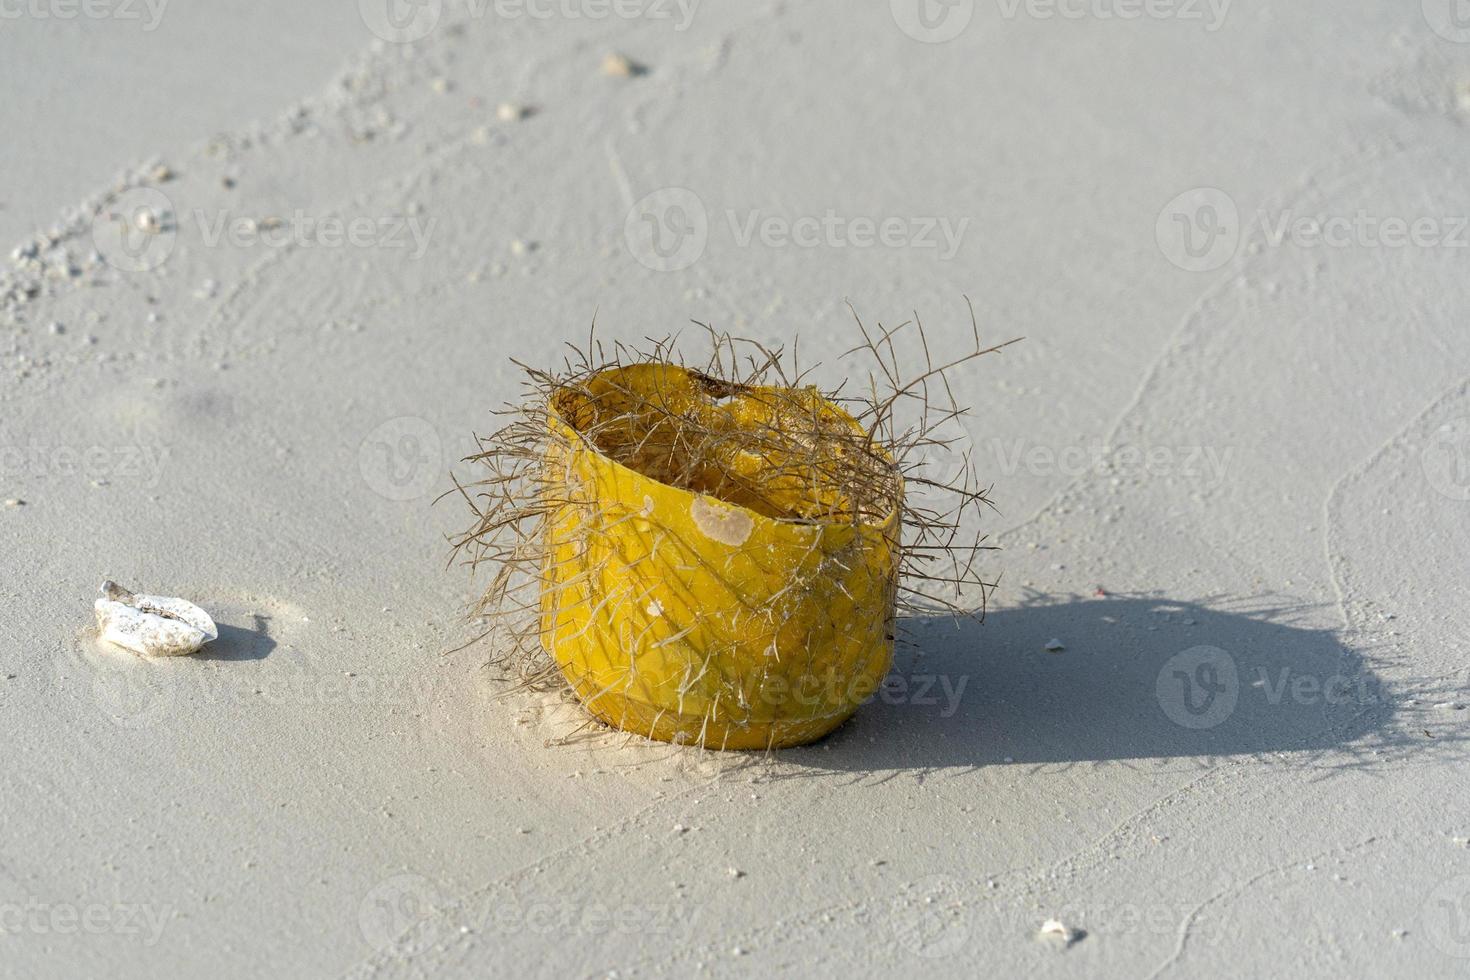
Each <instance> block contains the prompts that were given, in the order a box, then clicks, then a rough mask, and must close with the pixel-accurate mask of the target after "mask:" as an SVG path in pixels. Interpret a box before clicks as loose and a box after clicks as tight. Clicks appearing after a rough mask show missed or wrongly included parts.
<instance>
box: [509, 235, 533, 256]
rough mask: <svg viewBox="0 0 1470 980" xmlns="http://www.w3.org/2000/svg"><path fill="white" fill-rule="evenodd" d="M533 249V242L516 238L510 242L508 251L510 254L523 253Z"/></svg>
mask: <svg viewBox="0 0 1470 980" xmlns="http://www.w3.org/2000/svg"><path fill="white" fill-rule="evenodd" d="M535 250H536V243H535V242H528V241H525V240H523V239H520V238H517V239H516V240H515V241H513V242H511V243H510V251H511V254H512V255H525V254H527V253H529V252H534V251H535Z"/></svg>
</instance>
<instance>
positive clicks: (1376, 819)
mask: <svg viewBox="0 0 1470 980" xmlns="http://www.w3.org/2000/svg"><path fill="white" fill-rule="evenodd" d="M303 6H306V5H300V4H288V3H284V2H273V3H262V4H256V5H254V9H252V11H250V12H248V13H246V12H242V11H230V10H214V9H212V8H209V9H206V8H204V7H198V6H189V5H184V4H178V5H177V7H174V6H172V5H167V6H165V7H164V8H162V9H157V8H150V7H149V6H148V5H147V4H145V3H143V2H142V0H137V2H136V3H132V4H130V5H123V4H122V3H121V0H119V3H116V4H112V5H111V6H108V5H106V4H103V5H101V6H93V7H90V8H88V9H89V10H91V11H92V13H91V14H90V15H86V14H84V15H82V16H79V17H77V18H75V19H72V20H63V19H62V18H59V17H56V16H54V15H55V14H56V13H57V11H58V10H69V9H71V5H69V4H67V3H65V2H64V0H34V2H32V0H27V2H26V3H14V4H11V5H9V6H5V5H4V4H0V13H3V16H0V63H3V64H4V65H5V68H4V69H3V70H4V72H5V74H6V79H7V85H8V86H9V87H11V88H12V90H13V91H14V92H17V93H20V94H21V95H22V96H23V98H14V99H10V100H7V103H8V104H6V105H5V106H4V107H3V109H0V117H3V119H4V122H5V130H6V137H5V138H4V139H3V140H0V170H3V173H4V177H5V179H4V181H3V190H0V201H3V207H0V229H3V230H4V232H5V238H4V252H3V254H0V501H4V503H3V504H0V555H3V556H4V557H3V560H0V738H3V742H4V745H5V754H4V760H3V763H0V975H4V976H15V977H69V976H102V975H106V976H114V977H145V976H148V977H152V976H210V977H215V978H224V977H255V976H269V975H274V976H290V977H295V976H350V977H359V976H360V977H388V978H397V977H419V976H424V977H427V976H435V977H441V976H486V975H547V976H601V975H608V974H616V975H619V976H686V975H691V974H694V975H706V974H707V975H715V976H735V975H745V974H755V975H765V974H773V973H778V972H779V973H789V974H792V975H802V976H842V975H868V974H913V973H918V972H923V973H924V974H925V975H926V976H930V975H932V976H955V977H962V976H963V977H969V976H990V975H994V976H1014V975H1020V974H1035V975H1042V976H1059V977H1099V976H1109V977H1112V976H1117V977H1155V976H1158V977H1171V976H1177V977H1185V976H1217V975H1218V976H1225V975H1230V976H1238V975H1239V976H1334V977H1339V976H1419V977H1453V976H1464V975H1465V974H1466V972H1467V971H1470V779H1467V772H1470V770H1467V765H1466V761H1467V760H1466V754H1467V753H1466V747H1467V746H1466V742H1467V736H1470V710H1467V704H1470V691H1467V689H1466V687H1467V679H1470V578H1467V574H1466V572H1467V562H1466V556H1467V554H1470V274H1467V273H1470V227H1467V226H1470V218H1467V216H1470V181H1467V180H1466V167H1465V163H1466V161H1467V160H1470V15H1467V11H1465V10H1464V8H1463V4H1461V5H1460V7H1459V8H1458V9H1457V8H1456V5H1455V3H1453V2H1451V0H1445V2H1443V3H1440V2H1437V0H1424V2H1423V3H1422V4H1421V3H1419V2H1417V0H1416V2H1408V3H1402V2H1399V3H1393V2H1388V0H1374V2H1365V3H1358V4H1355V5H1352V8H1351V10H1350V11H1349V10H1347V9H1345V8H1344V7H1343V6H1342V5H1341V4H1339V3H1330V2H1328V0H1236V2H1234V3H1226V2H1224V0H1216V2H1214V3H1211V2H1206V0H1199V2H1195V0H1175V2H1170V0H1156V2H1152V3H1147V4H1145V3H1131V2H1129V0H1085V2H1084V0H1059V2H1058V3H1055V4H1052V3H1047V2H1043V0H1014V2H1013V0H974V2H971V0H958V2H955V3H950V4H942V3H938V2H929V0H925V2H923V3H919V2H908V0H893V2H891V3H884V2H874V3H868V4H851V3H840V2H837V0H818V2H810V3H800V4H798V3H784V2H769V0H754V2H732V0H726V2H716V0H704V2H703V3H697V4H696V3H693V2H692V0H686V2H684V3H680V2H678V0H667V2H663V0H659V2H655V0H646V2H642V0H640V2H632V0H625V2H616V3H614V2H611V0H610V2H607V3H599V2H597V0H565V2H563V0H556V2H555V3H552V2H543V3H537V2H535V0H526V2H524V3H498V4H497V3H495V2H493V0H484V2H468V0H465V2H460V0H444V2H442V3H441V2H440V0H429V2H427V3H422V4H417V5H409V4H400V3H399V0H362V2H361V3H359V4H357V5H356V9H354V4H353V3H348V2H342V3H334V4H331V5H322V9H320V10H310V11H307V10H298V9H296V8H298V7H303ZM312 6H315V5H312ZM123 9H133V10H135V11H136V12H137V14H138V16H139V17H140V18H141V21H138V20H132V19H129V18H125V17H123V16H122V15H121V13H120V11H121V10H123ZM155 9H157V12H158V14H159V17H158V20H157V23H156V24H155V29H152V30H148V29H145V28H146V27H147V23H148V19H149V17H150V11H151V10H155ZM104 14H105V15H104ZM12 15H14V16H12ZM43 15H46V16H43ZM610 53H617V54H621V55H622V56H623V57H624V58H625V59H626V61H625V62H623V63H622V65H623V67H625V68H626V69H628V70H627V71H625V72H623V73H621V74H619V73H618V72H609V70H608V68H609V67H610V66H608V65H606V64H605V59H606V57H607V56H608V55H609V54H610ZM140 214H147V215H152V216H153V217H152V218H151V219H147V220H143V221H142V222H141V224H140V219H139V217H138V216H139V215H140ZM145 226H146V227H145ZM966 296H968V297H970V299H971V300H973V302H974V306H975V312H976V315H977V318H978V321H979V324H980V327H981V330H982V333H983V335H984V336H986V337H988V338H990V339H993V340H995V341H1000V340H1006V339H1009V338H1011V337H1016V336H1024V337H1025V338H1026V340H1025V341H1024V342H1023V343H1021V344H1018V345H1016V346H1014V347H1012V348H1009V349H1007V350H1006V351H1005V352H1004V353H1003V354H1001V355H998V356H994V357H987V358H984V359H982V360H980V361H978V362H975V363H973V364H971V365H967V366H965V367H964V368H963V369H961V370H960V372H959V373H958V374H957V375H956V377H955V379H954V380H955V384H956V391H957V393H958V394H959V395H960V396H961V399H962V400H963V401H966V402H968V403H969V404H971V405H972V406H973V413H972V414H971V415H970V416H969V417H968V418H967V419H966V420H965V422H964V427H965V429H966V438H965V445H966V446H967V447H968V449H969V450H970V452H971V453H972V457H973V460H974V462H975V465H976V466H977V468H978V469H979V471H980V473H981V475H982V477H983V478H984V479H985V481H986V482H987V483H993V485H994V490H993V494H992V496H993V497H994V500H995V503H996V506H997V509H998V511H997V512H996V513H993V514H991V515H990V516H988V517H987V518H986V525H985V528H984V529H985V530H987V531H988V532H989V533H990V535H991V538H990V541H991V543H992V544H995V545H997V546H998V550H996V551H994V552H990V553H989V554H988V556H987V558H986V559H985V561H986V563H987V571H989V572H990V573H991V574H993V575H995V576H999V578H1000V586H999V588H998V589H997V590H996V593H995V595H994V596H993V601H992V604H991V608H990V611H989V615H988V616H987V618H986V621H985V623H984V624H983V625H975V624H973V623H967V624H965V625H963V626H957V625H955V624H954V623H950V622H941V621H925V622H917V623H911V624H909V626H910V630H911V632H912V634H913V637H914V642H913V643H912V644H910V645H909V646H908V647H907V648H905V649H903V650H901V651H900V652H899V655H898V658H897V661H896V663H895V665H894V669H893V678H892V681H893V683H892V684H890V686H889V687H887V688H885V691H884V693H883V694H881V695H880V696H879V697H878V698H876V699H875V700H874V701H873V702H872V703H870V704H868V705H866V706H865V707H864V708H863V709H862V710H861V711H860V712H859V714H858V715H857V717H856V718H855V719H854V720H853V721H852V722H851V723H849V724H848V725H846V726H845V727H843V728H842V729H840V730H839V731H838V732H836V733H835V734H834V735H832V736H831V737H829V738H827V739H825V740H824V741H822V742H820V743H818V744H816V745H812V746H809V747H806V748H802V749H796V750H789V751H783V752H780V753H776V754H774V755H771V756H769V757H765V756H761V755H755V756H750V755H733V754H721V753H717V752H700V751H698V750H695V749H687V748H673V747H670V746H666V745H650V744H645V743H638V742H633V743H631V744H629V742H628V739H627V738H626V737H625V736H621V735H617V734H614V733H610V732H606V731H602V730H588V729H587V728H586V727H585V726H584V725H583V717H582V716H581V715H580V714H579V712H578V710H577V708H576V707H575V706H574V705H569V704H567V703H565V702H564V701H563V700H561V699H560V698H559V697H557V696H556V695H554V694H552V695H545V694H532V693H527V692H517V691H513V690H512V689H511V686H510V685H509V684H508V683H507V682H506V681H505V680H504V679H503V678H502V677H500V676H499V675H498V674H497V673H496V672H495V671H494V670H493V669H489V668H487V667H486V666H485V664H486V660H487V659H488V653H487V651H486V649H484V648H483V647H482V646H471V647H469V648H461V645H462V644H463V643H464V641H465V640H466V639H468V638H469V637H470V636H471V635H472V627H471V626H470V625H467V624H466V622H465V618H464V610H465V608H466V605H467V604H468V603H469V602H470V601H471V600H472V599H473V597H474V596H475V595H476V593H477V590H478V589H479V588H481V587H483V585H484V581H483V576H482V577H481V578H480V579H478V580H476V579H472V578H471V577H470V576H469V575H468V574H467V573H466V572H465V571H464V570H463V569H460V568H456V567H449V566H447V562H448V558H449V549H448V545H447V543H446V536H447V535H450V534H452V533H454V532H457V531H460V530H463V528H464V527H465V526H466V525H467V524H468V522H469V515H468V513H467V511H466V509H465V508H464V505H463V503H462V502H460V501H457V500H454V499H447V500H443V501H440V502H439V503H437V504H436V503H434V502H433V501H434V499H435V498H436V497H437V496H439V495H440V494H441V493H443V492H444V491H446V490H448V489H450V488H451V487H452V485H453V484H452V477H451V474H453V475H454V476H456V477H458V478H459V479H462V480H464V479H473V478H474V476H475V469H474V467H473V466H470V465H468V464H465V463H463V462H460V460H461V459H462V457H464V456H465V455H466V454H468V453H469V452H471V451H472V450H473V448H474V445H475V443H474V439H473V433H475V432H476V431H479V432H482V433H483V432H486V431H488V430H489V429H490V428H491V427H493V424H494V418H493V417H492V415H491V410H492V409H494V408H497V407H499V406H500V405H501V404H502V403H503V402H505V401H506V400H507V399H514V398H515V397H516V395H517V392H518V391H519V385H520V375H519V371H518V369H517V368H515V366H514V365H512V364H511V363H510V361H509V359H510V358H511V357H514V358H516V359H518V360H520V361H523V362H525V363H529V364H536V365H546V366H552V365H554V364H556V363H557V362H558V361H559V360H560V358H561V357H562V356H563V352H564V347H563V345H564V343H565V342H566V341H580V340H582V339H584V338H585V337H586V336H587V332H588V329H589V326H590V325H591V324H592V322H593V320H594V317H595V319H596V323H597V329H598V333H599V335H600V336H602V337H603V338H605V339H607V340H615V339H624V340H638V339H640V338H643V337H645V336H661V335H664V334H666V333H670V332H674V331H680V330H684V331H685V333H686V335H687V336H686V341H685V343H686V347H687V348H688V350H689V352H690V353H691V354H692V355H695V356H699V355H702V354H703V350H702V348H701V346H700V342H699V340H698V336H697V334H698V332H699V331H698V328H695V327H692V326H691V321H692V320H697V321H702V322H708V323H711V324H713V325H715V326H716V327H719V328H722V329H727V330H729V331H731V332H733V333H736V334H740V335H744V336H749V337H753V338H757V339H759V340H761V341H763V342H766V343H773V344H776V343H782V342H789V341H790V340H791V339H792V338H793V337H796V336H797V335H798V334H799V335H800V341H801V349H802V351H803V352H804V355H805V356H806V357H807V358H808V359H811V360H821V361H823V362H824V366H823V367H822V368H821V369H819V370H818V372H817V376H818V377H819V378H820V380H822V381H823V382H824V383H835V382H837V381H839V380H841V378H842V377H843V367H842V362H841V361H840V360H839V359H838V358H837V357H836V355H837V354H839V353H840V352H841V351H843V350H845V349H847V348H848V347H850V346H852V344H853V343H854V342H856V339H857V332H856V327H855V326H854V323H853V313H852V311H850V310H849V308H848V304H849V303H850V304H851V307H852V309H853V310H856V311H857V313H858V314H860V315H861V316H862V317H863V318H864V320H865V322H869V323H876V322H882V323H884V324H888V325H895V324H897V323H900V322H902V321H904V320H907V319H911V318H913V317H914V315H915V314H916V313H917V315H919V316H921V317H922V318H923V323H924V327H925V329H926V330H927V332H928V334H929V336H930V338H931V341H933V342H935V343H936V344H937V345H938V346H940V347H941V348H947V347H955V346H959V345H963V344H965V343H968V341H969V339H970V319H969V313H968V311H967V308H966V303H965V297H966ZM936 465H938V466H944V465H947V461H946V460H943V459H940V460H937V461H936ZM109 578H110V579H116V580H117V581H119V582H121V583H123V584H125V585H128V586H130V587H132V588H134V589H138V590H141V591H147V592H152V593H158V594H162V595H169V596H182V597H184V598H187V599H189V600H190V601H192V602H195V603H198V604H199V605H200V606H202V607H203V608H205V609H207V610H208V611H209V612H211V613H212V614H213V615H214V618H215V620H216V621H217V622H218V623H219V624H220V637H219V639H218V641H216V642H215V643H212V644H210V645H209V646H207V647H205V649H204V651H202V652H201V653H200V654H198V655H196V656H194V657H187V658H176V659H169V660H145V659H143V658H140V657H137V656H134V655H132V654H127V653H122V652H118V651H115V650H109V649H105V648H103V647H102V646H101V645H99V644H98V642H97V641H96V638H95V636H94V635H93V632H92V629H91V627H92V602H93V599H94V598H95V597H96V594H97V588H98V585H99V584H100V583H101V582H102V581H103V580H104V579H109ZM1053 641H1055V642H1053ZM1048 648H1051V649H1048ZM1051 920H1054V921H1055V923H1059V924H1060V926H1062V927H1065V930H1066V935H1064V936H1063V935H1059V934H1056V930H1055V929H1053V930H1052V934H1045V930H1044V929H1043V927H1044V925H1045V924H1047V923H1048V922H1049V921H1051Z"/></svg>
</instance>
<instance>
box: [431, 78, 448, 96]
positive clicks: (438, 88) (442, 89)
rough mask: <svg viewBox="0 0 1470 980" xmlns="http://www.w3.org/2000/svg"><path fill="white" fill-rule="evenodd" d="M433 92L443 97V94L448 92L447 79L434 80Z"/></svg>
mask: <svg viewBox="0 0 1470 980" xmlns="http://www.w3.org/2000/svg"><path fill="white" fill-rule="evenodd" d="M434 91H435V92H438V93H439V94H440V95H443V94H444V93H446V92H448V91H449V79H447V78H436V79H434Z"/></svg>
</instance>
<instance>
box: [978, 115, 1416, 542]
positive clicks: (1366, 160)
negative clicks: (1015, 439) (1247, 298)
mask: <svg viewBox="0 0 1470 980" xmlns="http://www.w3.org/2000/svg"><path fill="white" fill-rule="evenodd" d="M1402 152H1403V148H1402V147H1401V146H1399V145H1397V144H1394V143H1391V142H1390V143H1387V144H1384V145H1379V144H1369V145H1367V146H1365V147H1361V148H1360V149H1358V150H1357V151H1356V152H1355V153H1353V154H1351V155H1349V156H1347V157H1345V158H1344V159H1342V160H1336V161H1333V163H1332V164H1329V165H1325V166H1323V167H1321V168H1319V169H1318V170H1316V171H1313V172H1312V173H1310V174H1308V175H1307V176H1306V177H1304V178H1303V179H1302V180H1300V181H1298V182H1297V184H1296V185H1295V186H1294V187H1293V188H1290V189H1288V190H1287V191H1286V192H1285V193H1284V194H1282V195H1280V196H1279V198H1278V199H1277V201H1276V203H1274V204H1273V203H1271V202H1270V201H1268V202H1266V203H1265V204H1263V206H1262V210H1269V211H1271V212H1274V213H1290V212H1293V211H1294V210H1295V209H1296V208H1297V206H1298V204H1299V203H1300V202H1301V201H1303V200H1305V199H1308V198H1309V197H1311V196H1312V195H1313V194H1321V193H1322V192H1324V191H1331V190H1335V189H1337V188H1338V187H1340V186H1343V185H1350V184H1352V183H1353V182H1354V181H1361V180H1362V179H1363V178H1364V177H1365V176H1367V175H1369V174H1371V173H1372V170H1371V168H1372V167H1373V166H1374V165H1375V164H1377V163H1379V162H1380V161H1381V160H1382V159H1383V158H1385V157H1388V156H1393V155H1398V154H1400V153H1402ZM1334 174H1335V175H1336V176H1335V177H1334V176H1333V175H1334ZM1254 241H1255V239H1247V238H1246V237H1245V236H1244V235H1242V239H1241V242H1240V245H1239V248H1238V250H1237V253H1236V256H1235V258H1234V259H1233V260H1232V261H1231V262H1230V264H1228V265H1227V266H1226V267H1225V268H1224V269H1223V270H1221V273H1220V275H1219V276H1218V277H1217V278H1216V279H1215V280H1214V281H1213V282H1212V283H1211V284H1210V285H1209V286H1208V287H1206V289H1205V291H1204V292H1203V293H1202V294H1201V295H1200V296H1199V298H1198V299H1196V300H1195V302H1194V303H1193V304H1192V305H1191V306H1190V308H1189V310H1188V312H1186V313H1185V315H1184V317H1183V319H1182V320H1181V321H1180V322H1179V324H1178V326H1177V327H1176V328H1175V330H1174V332H1173V333H1172V334H1171V335H1170V336H1169V338H1168V339H1167V340H1166V341H1165V343H1164V346H1163V349H1162V350H1161V351H1160V352H1159V353H1158V354H1157V355H1156V356H1155V357H1154V359H1153V361H1152V362H1151V363H1150V364H1149V366H1148V368H1147V369H1146V370H1145V371H1144V374H1143V376H1142V377H1141V378H1140V380H1139V382H1138V385H1137V386H1136V387H1135V388H1134V391H1133V394H1132V395H1131V396H1130V398H1129V400H1128V402H1127V404H1126V405H1125V406H1124V407H1123V409H1122V411H1120V412H1119V413H1118V415H1117V417H1116V418H1115V419H1114V421H1113V423H1112V424H1111V425H1110V426H1109V427H1108V429H1107V431H1106V434H1105V435H1104V437H1103V440H1102V441H1103V444H1104V445H1106V446H1110V447H1111V446H1114V445H1115V443H1116V440H1117V439H1118V436H1119V435H1120V434H1121V433H1122V431H1123V430H1124V428H1125V427H1126V426H1127V424H1128V423H1129V421H1130V420H1131V419H1132V418H1133V416H1135V415H1136V414H1137V413H1138V412H1139V410H1140V409H1141V408H1142V407H1143V405H1144V402H1145V401H1146V400H1147V397H1148V395H1149V394H1150V393H1151V392H1152V391H1154V390H1156V389H1157V388H1159V387H1160V386H1161V385H1163V384H1164V381H1163V378H1164V375H1165V373H1166V372H1167V370H1168V369H1169V368H1170V367H1171V366H1173V365H1174V363H1175V361H1176V359H1177V358H1178V357H1179V356H1180V355H1181V354H1182V353H1184V352H1185V351H1186V350H1187V341H1188V339H1189V338H1190V337H1192V336H1196V335H1198V334H1199V333H1201V332H1202V331H1203V330H1205V329H1207V328H1209V327H1210V326H1211V325H1213V327H1214V329H1217V330H1225V329H1228V328H1229V324H1228V323H1214V322H1213V321H1212V320H1211V314H1212V313H1213V312H1214V310H1213V309H1212V304H1214V303H1215V302H1216V301H1217V300H1219V299H1221V298H1222V297H1224V296H1225V295H1227V293H1228V291H1229V290H1230V289H1231V288H1232V287H1233V285H1234V284H1235V282H1236V281H1237V280H1239V279H1240V278H1241V277H1242V276H1244V275H1246V273H1247V272H1248V271H1249V270H1251V269H1252V268H1254V267H1255V266H1256V265H1257V264H1264V260H1265V259H1268V258H1270V257H1271V256H1272V253H1273V251H1274V252H1279V251H1280V250H1279V249H1278V250H1269V249H1261V250H1260V251H1259V253H1258V254H1252V250H1251V248H1250V246H1251V245H1252V243H1253V242H1254ZM1085 479H1086V477H1085V475H1084V476H1078V477H1074V478H1073V479H1072V480H1071V481H1070V482H1069V483H1068V484H1067V485H1066V486H1064V487H1063V488H1062V489H1060V490H1058V491H1057V492H1056V493H1054V494H1053V495H1052V496H1051V497H1050V499H1048V500H1047V501H1046V502H1045V503H1043V504H1042V505H1041V506H1040V507H1038V508H1037V509H1036V511H1035V512H1034V513H1033V514H1032V515H1031V516H1030V517H1028V518H1026V519H1025V520H1023V521H1021V522H1019V523H1017V524H1015V525H1012V526H1011V527H1008V528H1006V529H1005V530H1003V531H1000V532H998V533H997V534H996V538H997V539H998V540H1000V541H1004V540H1005V539H1006V538H1008V537H1011V536H1014V535H1016V534H1018V533H1019V532H1021V531H1022V530H1024V529H1026V528H1028V527H1031V526H1032V525H1034V524H1036V523H1037V522H1038V521H1040V520H1041V519H1042V517H1044V516H1045V515H1046V514H1047V513H1049V512H1050V511H1052V510H1053V509H1054V508H1055V507H1056V506H1057V505H1058V504H1060V503H1062V502H1063V501H1064V500H1066V499H1067V498H1068V497H1070V496H1072V495H1073V494H1075V493H1077V492H1079V491H1080V490H1081V489H1082V488H1083V486H1084V481H1085Z"/></svg>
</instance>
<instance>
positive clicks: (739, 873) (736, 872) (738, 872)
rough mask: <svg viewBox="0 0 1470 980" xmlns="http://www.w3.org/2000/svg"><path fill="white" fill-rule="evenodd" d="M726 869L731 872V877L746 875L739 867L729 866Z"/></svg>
mask: <svg viewBox="0 0 1470 980" xmlns="http://www.w3.org/2000/svg"><path fill="white" fill-rule="evenodd" d="M725 870H726V871H727V872H728V873H729V875H730V877H731V878H744V877H745V872H744V871H741V870H740V869H739V868H727V869H725Z"/></svg>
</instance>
